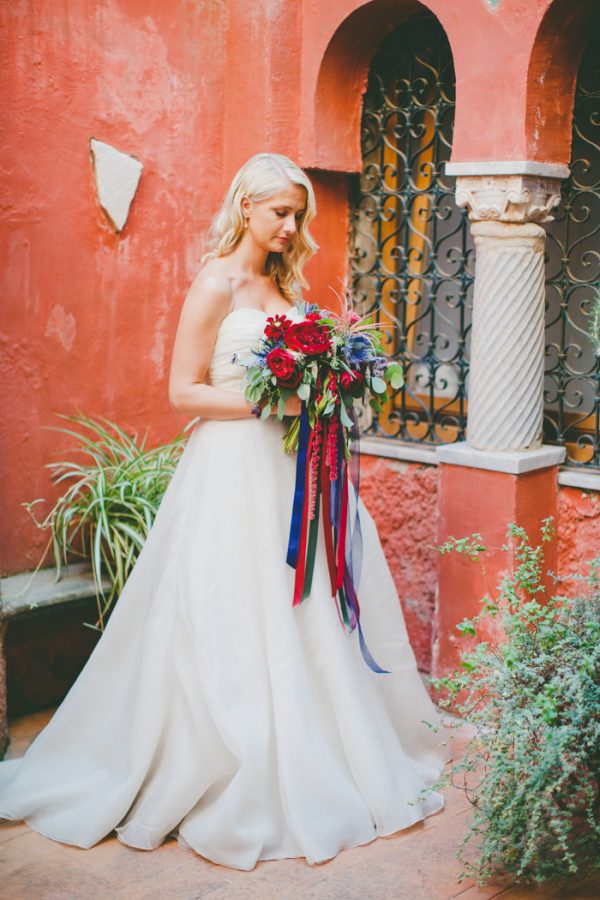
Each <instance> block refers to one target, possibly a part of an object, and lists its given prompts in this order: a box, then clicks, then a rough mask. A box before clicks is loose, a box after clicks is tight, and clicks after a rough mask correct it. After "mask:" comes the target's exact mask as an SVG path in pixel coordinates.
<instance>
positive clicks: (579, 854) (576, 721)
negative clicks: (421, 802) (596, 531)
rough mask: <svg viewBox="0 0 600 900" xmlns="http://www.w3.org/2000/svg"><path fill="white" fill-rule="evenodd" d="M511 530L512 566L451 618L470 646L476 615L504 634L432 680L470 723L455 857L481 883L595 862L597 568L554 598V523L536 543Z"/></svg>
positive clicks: (470, 550) (598, 835)
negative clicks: (572, 594)
mask: <svg viewBox="0 0 600 900" xmlns="http://www.w3.org/2000/svg"><path fill="white" fill-rule="evenodd" d="M507 536H508V538H509V539H510V540H511V542H512V545H513V552H514V559H515V568H514V573H513V574H511V575H507V576H505V577H504V578H503V580H502V582H501V584H500V586H499V595H498V597H497V598H496V599H492V598H490V597H486V598H485V600H484V601H483V602H482V611H481V613H480V614H479V615H478V616H475V617H474V618H473V619H470V620H465V621H464V622H462V623H461V624H460V625H459V626H458V628H459V631H461V633H462V634H463V635H465V636H467V637H468V636H470V641H471V643H474V642H475V641H477V639H478V632H479V628H480V623H484V622H485V621H486V620H487V621H488V622H489V619H490V618H491V619H495V620H496V624H497V623H498V622H500V623H501V626H502V630H503V634H504V639H503V640H502V642H501V643H500V644H499V645H498V646H492V645H491V644H489V643H487V642H485V641H479V642H478V643H477V644H476V646H475V647H474V649H472V650H470V651H468V652H464V653H463V654H461V658H462V666H461V668H460V669H459V670H458V671H456V672H455V673H453V674H452V675H450V676H449V677H446V678H439V679H431V682H432V683H433V684H434V686H435V687H436V688H437V689H439V690H440V692H441V693H442V695H443V696H444V698H445V699H443V700H442V701H441V702H442V705H444V706H449V705H451V706H453V708H454V709H456V711H457V712H458V714H459V715H460V716H461V717H463V719H466V720H467V722H469V723H471V724H472V725H474V726H475V729H476V733H475V736H474V737H473V739H472V740H471V741H470V742H469V744H468V746H467V750H466V754H465V756H464V758H463V759H462V761H460V762H459V763H457V764H455V765H454V766H452V769H451V773H450V780H451V781H452V783H454V784H456V779H457V777H458V776H460V780H461V781H462V783H463V786H464V788H465V790H466V793H467V796H468V798H469V800H470V802H471V804H472V807H473V817H472V820H471V826H470V830H469V832H468V833H467V835H466V837H465V839H464V840H463V842H462V844H461V845H460V847H459V850H458V852H457V856H458V858H459V860H461V862H462V864H463V870H462V873H461V874H462V877H463V878H464V877H466V876H467V875H475V876H476V877H477V879H478V881H479V883H480V884H483V883H485V882H486V881H489V880H490V878H492V877H493V876H494V875H497V874H499V873H504V874H508V875H510V876H511V877H512V878H514V879H516V880H519V881H524V882H546V881H554V880H559V879H563V878H566V877H573V876H578V877H582V876H585V875H587V874H591V873H593V872H595V871H598V870H600V854H599V852H598V850H599V846H600V800H599V776H600V584H599V576H598V573H597V571H596V566H595V565H592V567H591V570H590V573H589V576H587V577H586V578H581V579H580V581H581V583H582V584H583V585H584V588H583V589H582V591H581V595H580V596H578V597H576V598H575V599H570V598H567V597H561V596H558V595H556V596H555V595H550V594H549V592H547V591H546V588H545V586H544V582H543V575H544V544H546V543H547V542H548V541H550V540H551V539H552V537H553V527H552V522H551V520H550V519H547V520H545V521H544V523H543V529H542V542H541V543H540V545H539V546H537V547H532V546H531V545H530V543H529V540H528V537H527V534H526V533H525V531H524V530H523V529H522V528H519V527H517V526H516V525H510V526H509V529H508V535H507ZM438 549H439V550H440V552H442V553H446V552H450V551H455V552H460V553H463V554H466V555H468V556H470V557H471V558H475V559H477V558H479V555H480V553H481V551H483V550H484V549H485V548H484V547H483V545H482V543H481V538H480V536H479V535H475V536H473V539H472V540H470V539H462V541H456V540H454V539H451V540H450V541H448V542H447V543H446V544H444V545H443V546H442V547H440V548H438ZM503 549H505V550H508V549H509V548H508V547H507V546H505V547H504V548H503ZM472 850H475V851H476V852H475V856H476V861H475V862H474V861H473V860H472V858H471V859H469V858H468V855H469V856H471V857H472V856H473V854H472Z"/></svg>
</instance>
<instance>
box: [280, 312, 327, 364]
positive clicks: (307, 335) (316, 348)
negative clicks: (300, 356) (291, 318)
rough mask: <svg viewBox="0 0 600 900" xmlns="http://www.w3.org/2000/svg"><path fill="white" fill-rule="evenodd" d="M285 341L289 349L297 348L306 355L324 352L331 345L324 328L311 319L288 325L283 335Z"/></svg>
mask: <svg viewBox="0 0 600 900" xmlns="http://www.w3.org/2000/svg"><path fill="white" fill-rule="evenodd" d="M285 342H286V344H287V345H288V347H289V348H290V350H297V351H298V352H300V353H305V354H306V355H307V356H316V355H317V354H318V353H325V351H327V350H329V349H330V347H331V340H330V339H329V334H328V333H327V331H326V329H325V328H321V327H320V326H319V325H317V324H316V323H315V322H312V321H305V322H297V323H296V324H295V325H290V327H289V328H288V330H287V332H286V335H285Z"/></svg>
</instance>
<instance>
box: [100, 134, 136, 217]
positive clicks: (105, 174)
mask: <svg viewBox="0 0 600 900" xmlns="http://www.w3.org/2000/svg"><path fill="white" fill-rule="evenodd" d="M90 150H91V153H92V164H93V167H94V176H95V179H96V193H97V194H98V200H99V201H100V206H101V207H102V209H103V210H104V212H105V213H106V215H107V216H108V218H109V220H110V223H111V225H112V226H113V228H114V229H115V231H122V230H123V228H124V226H125V222H126V221H127V216H128V214H129V208H130V206H131V202H132V200H133V198H134V196H135V192H136V190H137V186H138V184H139V181H140V177H141V174H142V169H143V168H144V167H143V165H142V163H141V162H140V161H139V159H136V158H135V157H134V156H130V154H129V153H122V152H121V151H120V150H117V149H116V148H115V147H111V145H110V144H105V143H103V141H97V140H96V139H95V138H91V139H90Z"/></svg>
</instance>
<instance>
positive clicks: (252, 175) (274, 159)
mask: <svg viewBox="0 0 600 900" xmlns="http://www.w3.org/2000/svg"><path fill="white" fill-rule="evenodd" d="M290 183H291V184H297V185H299V186H300V187H303V188H305V189H306V209H305V211H304V213H303V215H302V218H301V219H300V220H299V222H298V227H297V231H296V233H295V234H294V236H293V237H292V239H291V241H290V242H289V244H288V246H287V247H286V248H285V249H284V250H283V251H282V252H281V253H269V255H268V256H267V272H268V273H269V275H271V277H272V278H273V280H274V281H275V282H276V284H277V285H278V287H279V290H280V291H281V293H282V294H283V296H284V297H286V299H288V300H290V301H294V300H297V299H299V297H300V291H299V288H300V287H308V282H307V281H306V279H305V278H304V276H303V275H302V268H303V266H304V264H305V263H306V262H307V261H308V260H309V259H310V257H311V256H313V254H314V253H316V251H317V250H318V249H319V245H318V244H317V243H315V241H314V239H313V237H312V235H311V234H310V232H309V230H308V224H309V222H310V221H311V219H313V218H314V216H315V215H316V212H317V206H316V202H315V194H314V190H313V186H312V184H311V183H310V180H309V178H308V176H307V175H306V174H305V173H304V172H303V171H302V169H301V168H300V167H299V166H297V165H296V163H294V162H292V160H291V159H288V157H287V156H282V155H281V154H280V153H256V154H255V155H254V156H251V157H250V159H249V160H248V161H247V162H245V163H244V165H243V166H242V168H241V169H240V170H239V171H238V172H237V173H236V175H235V176H234V179H233V181H232V182H231V185H230V187H229V190H228V191H227V194H226V196H225V199H224V201H223V205H222V206H221V209H220V210H219V211H218V213H217V214H216V216H215V217H214V219H213V221H212V225H211V227H210V231H209V234H210V235H211V241H210V244H209V246H210V248H211V249H210V250H209V251H208V252H207V253H205V254H204V255H203V256H202V259H201V261H200V262H201V264H202V265H204V264H205V263H206V262H208V260H209V259H215V257H218V256H226V255H227V254H228V253H231V251H232V250H234V249H235V247H237V245H238V244H239V242H240V240H241V238H242V235H243V234H244V230H245V229H244V215H243V212H242V206H241V203H242V199H243V198H244V197H248V199H249V200H252V201H256V202H260V201H261V200H268V199H269V197H272V196H273V194H275V193H277V191H280V190H283V189H285V188H287V187H289V184H290Z"/></svg>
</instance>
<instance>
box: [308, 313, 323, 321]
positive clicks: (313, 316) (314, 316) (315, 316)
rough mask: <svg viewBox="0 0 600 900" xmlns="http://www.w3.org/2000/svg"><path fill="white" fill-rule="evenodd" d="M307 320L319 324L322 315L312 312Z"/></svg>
mask: <svg viewBox="0 0 600 900" xmlns="http://www.w3.org/2000/svg"><path fill="white" fill-rule="evenodd" d="M306 318H307V319H310V321H311V322H318V321H319V319H320V318H321V313H319V312H311V313H308V315H307V316H306Z"/></svg>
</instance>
